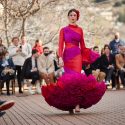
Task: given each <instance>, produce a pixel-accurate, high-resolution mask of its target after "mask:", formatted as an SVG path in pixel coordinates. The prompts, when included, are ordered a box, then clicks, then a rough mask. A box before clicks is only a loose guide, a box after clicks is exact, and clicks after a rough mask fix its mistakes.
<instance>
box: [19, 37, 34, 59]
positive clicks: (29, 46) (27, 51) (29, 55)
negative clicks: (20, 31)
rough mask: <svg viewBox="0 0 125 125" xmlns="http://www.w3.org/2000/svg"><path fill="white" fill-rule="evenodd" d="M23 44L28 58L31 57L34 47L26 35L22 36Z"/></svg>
mask: <svg viewBox="0 0 125 125" xmlns="http://www.w3.org/2000/svg"><path fill="white" fill-rule="evenodd" d="M21 46H22V49H23V50H24V51H25V52H26V53H27V56H26V59H27V58H29V57H31V56H32V47H31V45H30V44H29V43H28V42H27V40H26V36H25V35H22V36H21Z"/></svg>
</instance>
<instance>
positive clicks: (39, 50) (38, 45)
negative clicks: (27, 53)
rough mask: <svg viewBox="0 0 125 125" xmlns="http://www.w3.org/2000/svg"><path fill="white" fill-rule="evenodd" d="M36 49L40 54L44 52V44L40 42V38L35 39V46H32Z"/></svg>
mask: <svg viewBox="0 0 125 125" xmlns="http://www.w3.org/2000/svg"><path fill="white" fill-rule="evenodd" d="M34 49H36V50H37V51H38V54H39V55H41V54H42V53H43V47H42V45H41V44H40V41H39V40H36V41H35V45H34V47H33V48H32V50H34Z"/></svg>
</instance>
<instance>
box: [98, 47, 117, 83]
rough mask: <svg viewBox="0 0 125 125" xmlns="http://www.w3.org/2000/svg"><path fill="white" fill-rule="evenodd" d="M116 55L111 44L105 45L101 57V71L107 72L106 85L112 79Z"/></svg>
mask: <svg viewBox="0 0 125 125" xmlns="http://www.w3.org/2000/svg"><path fill="white" fill-rule="evenodd" d="M114 63H115V61H114V56H113V55H112V54H111V52H110V48H109V45H105V46H104V54H103V55H102V56H101V57H100V71H102V72H104V73H105V74H106V78H105V82H106V85H109V84H110V80H111V78H112V75H113V73H114Z"/></svg>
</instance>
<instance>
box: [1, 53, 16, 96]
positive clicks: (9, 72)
mask: <svg viewBox="0 0 125 125" xmlns="http://www.w3.org/2000/svg"><path fill="white" fill-rule="evenodd" d="M14 70H15V66H14V63H13V61H12V59H11V58H9V53H8V52H4V53H3V54H2V55H1V58H0V80H1V83H0V84H1V85H0V87H1V89H2V87H3V85H4V82H6V87H7V95H10V92H9V84H10V80H11V79H14V77H15V71H14Z"/></svg>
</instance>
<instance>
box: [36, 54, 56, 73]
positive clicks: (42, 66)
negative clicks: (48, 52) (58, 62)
mask: <svg viewBox="0 0 125 125" xmlns="http://www.w3.org/2000/svg"><path fill="white" fill-rule="evenodd" d="M37 61H38V62H37V64H38V70H39V72H40V73H45V74H50V73H53V72H54V61H53V59H52V58H51V57H50V56H47V57H46V56H45V55H44V54H42V55H41V56H39V58H38V60H37Z"/></svg>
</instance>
